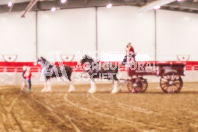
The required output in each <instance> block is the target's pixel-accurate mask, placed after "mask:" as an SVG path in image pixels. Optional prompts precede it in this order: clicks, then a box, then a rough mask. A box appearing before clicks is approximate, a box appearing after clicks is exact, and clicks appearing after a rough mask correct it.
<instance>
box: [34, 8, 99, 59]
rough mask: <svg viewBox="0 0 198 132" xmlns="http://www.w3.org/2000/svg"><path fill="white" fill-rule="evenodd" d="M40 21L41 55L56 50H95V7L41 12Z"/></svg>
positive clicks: (61, 52) (64, 52)
mask: <svg viewBox="0 0 198 132" xmlns="http://www.w3.org/2000/svg"><path fill="white" fill-rule="evenodd" d="M38 23H39V26H38V29H39V30H38V36H39V38H38V43H39V47H38V49H39V55H40V56H47V55H48V54H49V53H50V52H54V51H55V52H59V53H60V54H74V53H76V52H78V51H94V50H95V45H96V37H95V36H96V33H95V27H96V25H95V23H96V22H95V9H94V8H86V9H67V10H58V11H56V12H54V13H52V12H51V11H44V12H39V15H38Z"/></svg>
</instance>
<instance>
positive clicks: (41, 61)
mask: <svg viewBox="0 0 198 132" xmlns="http://www.w3.org/2000/svg"><path fill="white" fill-rule="evenodd" d="M45 62H46V59H45V58H43V57H39V58H38V59H37V61H36V62H35V65H38V64H39V63H45Z"/></svg>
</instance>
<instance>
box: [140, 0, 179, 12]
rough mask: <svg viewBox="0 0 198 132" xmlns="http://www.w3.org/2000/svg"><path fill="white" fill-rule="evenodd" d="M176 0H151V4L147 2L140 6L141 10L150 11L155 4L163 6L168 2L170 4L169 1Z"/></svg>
mask: <svg viewBox="0 0 198 132" xmlns="http://www.w3.org/2000/svg"><path fill="white" fill-rule="evenodd" d="M174 1H176V0H158V1H154V2H151V3H149V4H146V5H145V6H142V7H140V8H139V10H138V11H139V12H146V11H149V10H153V8H154V7H155V6H163V5H166V4H169V3H172V2H174Z"/></svg>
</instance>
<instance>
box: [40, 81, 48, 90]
mask: <svg viewBox="0 0 198 132" xmlns="http://www.w3.org/2000/svg"><path fill="white" fill-rule="evenodd" d="M46 90H47V80H45V82H44V88H43V89H42V90H41V92H45V91H46Z"/></svg>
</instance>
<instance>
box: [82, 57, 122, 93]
mask: <svg viewBox="0 0 198 132" xmlns="http://www.w3.org/2000/svg"><path fill="white" fill-rule="evenodd" d="M80 63H81V64H82V65H84V64H88V65H89V67H88V69H86V70H85V71H86V72H87V73H88V74H89V76H90V78H91V88H90V89H89V91H88V92H89V93H95V92H96V86H95V82H94V79H95V78H103V79H109V80H113V89H112V91H111V93H117V92H118V91H119V89H118V86H117V85H118V78H117V76H116V75H117V73H118V66H116V65H112V64H109V63H107V64H105V65H102V64H101V63H99V62H95V61H94V60H93V59H92V58H91V57H89V56H87V55H85V56H84V57H83V58H82V59H81V60H80ZM104 66H105V67H104Z"/></svg>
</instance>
